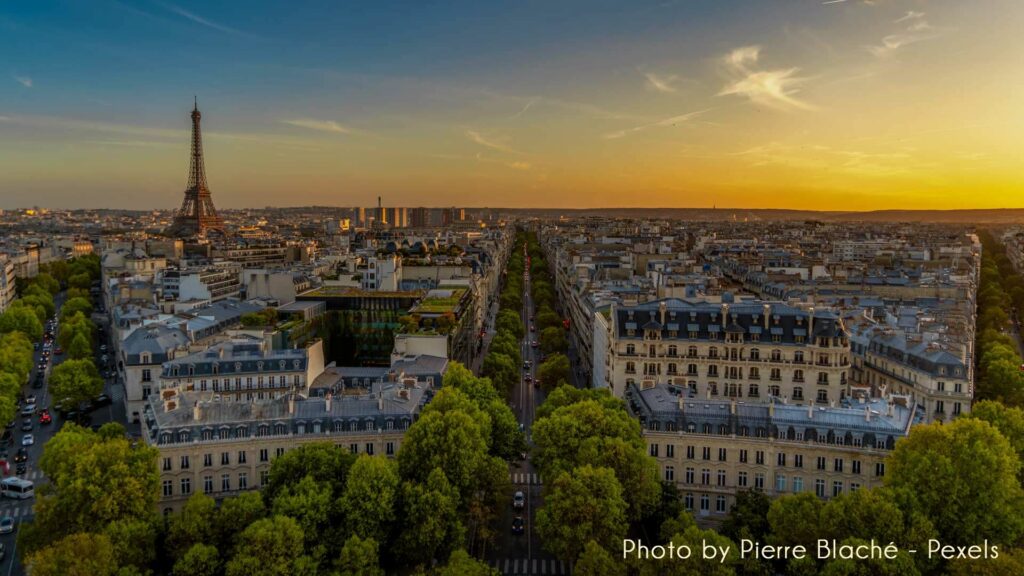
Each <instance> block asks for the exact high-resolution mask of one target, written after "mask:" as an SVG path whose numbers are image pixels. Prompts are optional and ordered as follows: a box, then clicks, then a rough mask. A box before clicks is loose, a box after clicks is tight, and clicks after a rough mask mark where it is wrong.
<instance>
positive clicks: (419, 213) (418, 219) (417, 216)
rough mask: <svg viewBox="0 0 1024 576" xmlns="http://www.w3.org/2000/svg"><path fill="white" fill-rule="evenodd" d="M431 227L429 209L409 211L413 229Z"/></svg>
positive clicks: (412, 209) (411, 209)
mask: <svg viewBox="0 0 1024 576" xmlns="http://www.w3.org/2000/svg"><path fill="white" fill-rule="evenodd" d="M429 225H430V209H429V208H410V209H409V226H412V227H413V228H426V227H427V226H429Z"/></svg>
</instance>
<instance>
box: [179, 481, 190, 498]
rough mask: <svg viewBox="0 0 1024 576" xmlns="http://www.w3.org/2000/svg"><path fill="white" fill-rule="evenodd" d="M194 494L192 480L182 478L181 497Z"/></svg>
mask: <svg viewBox="0 0 1024 576" xmlns="http://www.w3.org/2000/svg"><path fill="white" fill-rule="evenodd" d="M191 493H192V479H191V478H182V479H181V495H182V496H188V495H189V494H191Z"/></svg>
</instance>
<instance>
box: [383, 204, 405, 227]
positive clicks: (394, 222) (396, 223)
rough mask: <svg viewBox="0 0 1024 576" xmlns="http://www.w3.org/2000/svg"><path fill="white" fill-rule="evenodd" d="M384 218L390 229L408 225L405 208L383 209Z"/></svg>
mask: <svg viewBox="0 0 1024 576" xmlns="http://www.w3.org/2000/svg"><path fill="white" fill-rule="evenodd" d="M384 217H385V219H386V222H387V224H388V226H390V227H392V228H405V227H406V226H408V225H409V222H408V218H407V217H406V209H405V208H385V209H384Z"/></svg>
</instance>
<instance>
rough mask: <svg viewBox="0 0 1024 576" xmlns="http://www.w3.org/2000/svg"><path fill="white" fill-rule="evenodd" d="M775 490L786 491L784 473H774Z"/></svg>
mask: <svg viewBox="0 0 1024 576" xmlns="http://www.w3.org/2000/svg"><path fill="white" fill-rule="evenodd" d="M775 491H776V492H785V491H786V476H785V474H776V475H775Z"/></svg>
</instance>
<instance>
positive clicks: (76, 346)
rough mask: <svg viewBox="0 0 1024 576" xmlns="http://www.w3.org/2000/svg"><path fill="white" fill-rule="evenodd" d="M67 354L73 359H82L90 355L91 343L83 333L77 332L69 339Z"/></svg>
mask: <svg viewBox="0 0 1024 576" xmlns="http://www.w3.org/2000/svg"><path fill="white" fill-rule="evenodd" d="M68 356H69V357H70V358H71V359H73V360H82V359H85V358H89V357H90V356H92V343H91V342H90V341H89V338H88V337H87V336H86V335H85V334H83V333H81V332H78V333H76V334H75V336H74V337H73V338H72V339H71V344H70V345H69V346H68Z"/></svg>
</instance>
